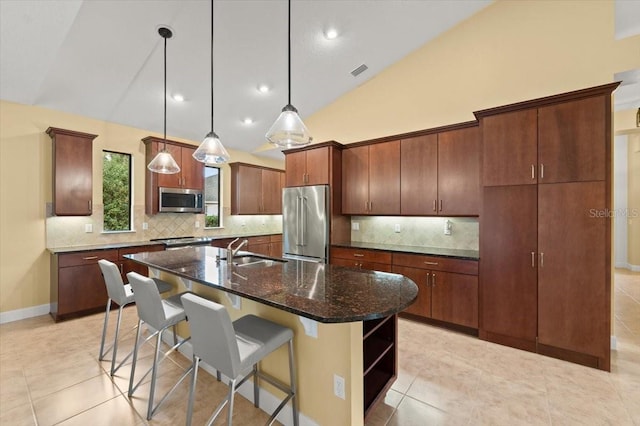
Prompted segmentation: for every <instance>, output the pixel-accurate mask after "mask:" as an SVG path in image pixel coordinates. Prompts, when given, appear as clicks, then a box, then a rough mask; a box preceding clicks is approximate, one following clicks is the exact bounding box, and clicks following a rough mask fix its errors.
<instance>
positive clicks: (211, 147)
mask: <svg viewBox="0 0 640 426" xmlns="http://www.w3.org/2000/svg"><path fill="white" fill-rule="evenodd" d="M193 158H195V159H196V160H198V161H200V162H201V163H207V164H221V163H226V162H227V161H229V158H231V157H230V156H229V153H228V152H227V150H226V149H225V147H224V145H222V142H221V141H220V138H219V137H218V135H217V134H216V132H214V131H213V0H211V131H210V132H209V133H207V136H205V138H204V140H203V141H202V143H201V144H200V146H199V147H198V149H196V150H195V152H194V153H193Z"/></svg>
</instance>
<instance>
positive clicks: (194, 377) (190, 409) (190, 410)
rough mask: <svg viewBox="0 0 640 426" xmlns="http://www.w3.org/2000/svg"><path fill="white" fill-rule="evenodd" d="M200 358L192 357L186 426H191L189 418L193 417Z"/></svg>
mask: <svg viewBox="0 0 640 426" xmlns="http://www.w3.org/2000/svg"><path fill="white" fill-rule="evenodd" d="M199 364H200V358H198V357H197V356H195V355H194V356H193V372H192V373H191V388H190V390H189V404H188V406H187V426H191V418H192V416H193V400H194V399H195V394H196V381H197V380H198V365H199Z"/></svg>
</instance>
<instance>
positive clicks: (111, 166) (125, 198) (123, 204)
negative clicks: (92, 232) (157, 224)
mask: <svg viewBox="0 0 640 426" xmlns="http://www.w3.org/2000/svg"><path fill="white" fill-rule="evenodd" d="M102 201H103V204H104V223H103V229H104V230H105V231H129V230H131V155H130V154H121V153H118V152H110V151H103V152H102Z"/></svg>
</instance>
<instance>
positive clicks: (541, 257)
mask: <svg viewBox="0 0 640 426" xmlns="http://www.w3.org/2000/svg"><path fill="white" fill-rule="evenodd" d="M543 266H544V253H542V252H540V267H541V268H542V267H543Z"/></svg>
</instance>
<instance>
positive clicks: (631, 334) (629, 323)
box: [0, 270, 640, 426]
mask: <svg viewBox="0 0 640 426" xmlns="http://www.w3.org/2000/svg"><path fill="white" fill-rule="evenodd" d="M615 298H616V301H615V315H616V322H615V327H616V336H617V338H618V350H617V351H614V352H612V371H611V373H606V372H602V371H598V370H595V369H591V368H587V367H582V366H579V365H575V364H571V363H568V362H564V361H559V360H555V359H552V358H547V357H543V356H540V355H536V354H530V353H527V352H523V351H519V350H516V349H512V348H507V347H504V346H500V345H495V344H491V343H487V342H483V341H480V340H478V339H476V338H473V337H469V336H465V335H461V334H457V333H453V332H450V331H446V330H442V329H438V328H434V327H429V326H425V325H423V324H419V323H415V322H411V321H407V320H401V321H400V322H399V347H400V348H401V351H400V355H399V362H398V366H399V375H398V379H397V381H396V383H395V384H394V386H393V388H392V390H390V391H389V392H388V394H387V396H386V399H385V401H384V402H383V403H380V404H378V406H377V407H376V408H375V409H374V411H373V412H372V413H371V415H370V416H369V418H368V420H367V424H368V425H372V426H373V425H403V426H404V425H407V426H408V425H437V424H451V425H458V424H460V425H477V424H487V425H517V424H523V425H530V424H554V425H555V424H559V425H564V424H575V425H586V424H588V425H598V424H603V425H604V424H611V425H633V424H635V425H640V274H638V273H636V274H633V273H629V272H625V271H623V270H620V271H617V273H616V291H615ZM114 318H115V316H114ZM102 320H103V315H102V314H98V315H92V316H89V317H85V318H82V319H77V320H70V321H65V322H61V323H58V324H55V323H53V321H52V320H51V319H50V317H49V316H42V317H37V318H31V319H28V320H23V321H17V322H13V323H9V324H4V325H2V326H0V424H1V425H54V424H62V425H118V426H120V425H143V424H150V425H175V424H184V420H185V419H184V413H185V410H186V400H187V392H188V385H187V384H186V383H183V384H182V385H181V386H180V387H179V388H178V390H177V392H176V393H175V394H174V397H172V398H171V399H170V400H168V401H167V403H166V404H165V405H164V406H163V407H162V408H161V409H160V410H159V411H158V413H157V414H156V415H155V417H154V418H153V420H152V421H150V422H147V421H146V420H144V415H145V412H146V411H145V410H146V403H147V399H146V397H145V395H148V384H147V385H142V386H141V388H140V389H139V390H138V391H137V392H136V394H135V395H134V398H133V399H132V401H129V399H128V398H126V396H125V395H126V389H127V386H128V374H129V369H128V368H126V367H125V368H123V369H121V370H120V371H118V373H117V374H116V377H115V378H114V379H113V380H111V379H110V377H109V375H108V373H106V372H105V369H108V368H109V364H108V363H107V362H98V360H97V351H98V345H99V343H100V340H99V339H100V332H101V327H102ZM135 321H136V313H135V309H132V308H127V309H125V316H124V321H123V330H127V327H131V326H133V324H134V323H135ZM132 342H133V334H129V335H128V336H127V338H126V339H125V340H124V343H123V344H122V353H123V354H124V353H126V350H127V349H128V348H130V347H131V344H132ZM143 354H144V356H145V358H144V361H142V362H141V365H147V366H148V365H150V363H149V361H150V355H151V347H150V346H149V347H147V348H146V349H145V351H144V352H143ZM165 363H166V364H164V365H163V369H162V374H161V379H160V380H159V389H160V390H166V389H168V388H169V387H170V386H172V384H173V383H174V382H175V380H176V379H177V377H179V375H180V373H181V372H182V371H183V369H184V368H186V367H187V365H188V361H187V360H186V359H184V358H183V357H182V356H181V355H176V356H173V357H171V358H170V359H168V360H167V361H165ZM200 378H201V379H200V380H199V383H198V391H197V395H198V396H197V398H196V406H195V414H194V425H196V424H203V423H204V422H205V420H206V419H207V418H208V416H209V415H210V413H211V410H212V409H213V407H214V406H215V404H216V402H217V401H220V400H221V399H222V398H223V396H224V393H225V392H226V390H227V388H226V386H224V385H222V384H220V383H218V382H216V381H215V379H213V378H212V377H211V376H209V375H208V374H206V373H204V372H203V374H201V375H200ZM123 392H124V394H123ZM234 413H235V415H234V424H238V425H254V424H264V423H265V421H266V420H267V417H268V416H267V415H266V414H265V413H263V412H261V411H259V410H256V409H255V408H253V405H252V404H251V403H250V402H249V401H247V400H245V399H244V398H242V397H238V399H237V405H236V409H235V410H234ZM221 422H222V420H221V421H219V422H216V424H220V423H221ZM323 426H324V425H323ZM327 426H343V425H327ZM345 426H346V425H345Z"/></svg>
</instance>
